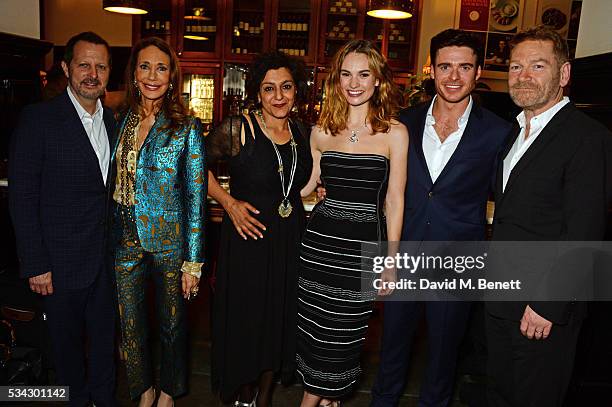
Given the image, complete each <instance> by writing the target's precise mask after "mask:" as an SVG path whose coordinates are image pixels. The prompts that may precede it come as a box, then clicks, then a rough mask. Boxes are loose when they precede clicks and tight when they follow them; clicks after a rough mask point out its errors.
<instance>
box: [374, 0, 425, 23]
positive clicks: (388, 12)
mask: <svg viewBox="0 0 612 407" xmlns="http://www.w3.org/2000/svg"><path fill="white" fill-rule="evenodd" d="M413 11H414V4H413V2H412V0H369V1H368V15H369V16H370V17H376V18H385V19H389V20H399V19H402V18H410V17H412V13H413Z"/></svg>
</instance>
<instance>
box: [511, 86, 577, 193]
mask: <svg viewBox="0 0 612 407" xmlns="http://www.w3.org/2000/svg"><path fill="white" fill-rule="evenodd" d="M568 103H569V98H567V97H564V98H563V100H561V101H560V102H559V103H557V104H555V105H554V106H553V107H551V108H550V109H548V110H546V111H545V112H542V113H540V114H539V115H537V116H533V117H532V118H531V120H530V121H529V135H528V137H527V139H525V129H526V127H527V120H526V119H525V111H522V112H521V113H519V115H518V116H516V121H518V123H519V126H521V131H520V132H519V135H518V137H517V138H516V140H515V141H514V144H513V145H512V148H511V149H510V151H508V155H506V158H504V183H503V187H502V192H504V191H505V190H506V184H507V183H508V178H510V173H511V172H512V170H513V169H514V167H515V166H516V164H517V163H518V162H519V161H520V159H521V158H522V157H523V156H524V155H525V153H526V152H527V150H528V149H529V147H531V145H532V144H533V142H534V141H535V140H536V139H537V138H538V136H539V135H540V133H542V130H544V127H546V125H547V124H548V122H550V121H551V120H552V118H553V117H554V116H555V115H556V114H557V113H558V112H559V110H561V109H562V108H563V106H565V105H567V104H568Z"/></svg>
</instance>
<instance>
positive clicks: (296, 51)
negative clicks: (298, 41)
mask: <svg viewBox="0 0 612 407" xmlns="http://www.w3.org/2000/svg"><path fill="white" fill-rule="evenodd" d="M278 50H279V51H280V52H283V53H285V54H287V55H292V56H296V57H297V56H300V57H303V56H304V55H306V50H305V49H304V48H279V49H278Z"/></svg>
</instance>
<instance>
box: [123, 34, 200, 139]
mask: <svg viewBox="0 0 612 407" xmlns="http://www.w3.org/2000/svg"><path fill="white" fill-rule="evenodd" d="M149 46H154V47H156V48H157V49H159V50H160V51H161V52H163V53H164V54H166V55H168V57H169V58H170V84H172V89H171V90H168V96H166V97H164V98H163V100H162V105H161V111H163V112H164V115H165V116H166V118H167V119H168V120H169V126H168V127H170V128H172V129H176V128H179V127H181V126H182V125H183V124H184V123H185V122H186V119H187V114H188V111H187V108H186V107H185V105H184V103H183V99H182V98H181V86H180V84H179V78H180V77H181V72H180V67H179V60H178V58H177V56H176V54H175V53H174V51H173V50H172V48H171V47H170V45H168V43H167V42H166V41H164V40H162V39H160V38H157V37H148V38H144V39H142V40H140V41H138V42H137V43H136V44H135V45H134V47H133V48H132V53H131V55H130V59H129V61H128V65H127V68H126V70H125V85H126V99H127V103H128V106H129V108H130V109H131V110H132V111H133V112H134V113H137V114H140V113H141V112H140V97H139V95H138V92H137V90H136V87H135V86H134V73H135V72H136V64H137V63H138V54H139V53H140V51H142V50H143V49H145V48H147V47H149Z"/></svg>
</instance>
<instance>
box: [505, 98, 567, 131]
mask: <svg viewBox="0 0 612 407" xmlns="http://www.w3.org/2000/svg"><path fill="white" fill-rule="evenodd" d="M569 101H570V100H569V98H568V97H567V96H564V97H563V99H561V100H560V101H559V102H557V103H555V104H554V105H553V106H551V107H550V108H549V109H548V110H545V111H543V112H542V113H540V114H539V115H537V116H533V117H532V118H531V121H530V123H537V124H538V127H544V126H545V125H547V124H548V122H549V121H551V120H552V118H553V117H554V115H556V114H557V113H558V112H559V110H561V109H562V108H563V106H565V105H567V104H568V103H569ZM516 121H517V122H518V123H519V125H520V126H521V129H522V128H525V126H526V125H527V119H526V118H525V111H524V110H523V111H522V112H521V113H519V114H518V116H516Z"/></svg>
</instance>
